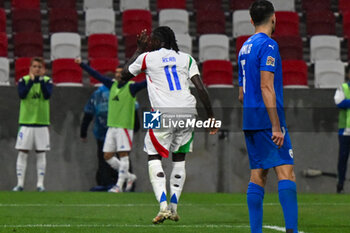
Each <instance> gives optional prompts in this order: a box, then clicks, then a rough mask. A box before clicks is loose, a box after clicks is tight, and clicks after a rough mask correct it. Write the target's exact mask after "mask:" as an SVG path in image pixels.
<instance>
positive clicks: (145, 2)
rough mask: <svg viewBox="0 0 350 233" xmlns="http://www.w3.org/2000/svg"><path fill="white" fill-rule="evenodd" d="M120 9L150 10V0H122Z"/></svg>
mask: <svg viewBox="0 0 350 233" xmlns="http://www.w3.org/2000/svg"><path fill="white" fill-rule="evenodd" d="M119 8H120V11H121V12H123V11H125V10H136V9H141V10H149V9H150V8H149V0H120V7H119Z"/></svg>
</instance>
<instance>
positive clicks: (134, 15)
mask: <svg viewBox="0 0 350 233" xmlns="http://www.w3.org/2000/svg"><path fill="white" fill-rule="evenodd" d="M11 13H12V32H13V33H20V32H41V31H42V30H41V29H42V25H41V19H42V14H41V11H40V10H39V9H24V8H15V9H12V11H11ZM208 15H210V17H208ZM276 17H277V18H278V24H277V27H276V32H275V33H276V35H300V32H299V24H300V23H299V15H298V14H297V13H296V12H292V11H278V12H276ZM115 18H116V17H115V12H114V11H113V10H112V9H102V8H98V9H87V10H86V11H85V34H86V35H87V36H89V35H91V34H94V33H111V34H115V25H116V22H115ZM48 19H49V32H50V33H55V32H78V13H77V11H76V10H75V9H70V8H68V9H67V8H52V9H51V10H50V11H49V14H48ZM342 19H343V35H344V37H349V36H350V11H349V12H345V13H344V14H343V15H342ZM158 22H159V25H168V26H171V27H172V28H174V31H175V32H176V33H179V34H186V33H189V25H190V22H189V12H188V11H186V10H181V9H165V10H161V11H160V12H159V20H158ZM335 22H336V18H335V16H334V13H333V12H332V11H330V10H322V11H309V12H307V13H306V28H307V35H308V36H313V35H324V34H329V35H335V34H336V23H335ZM141 28H146V29H148V30H150V29H151V28H152V13H151V11H149V10H140V9H132V10H126V11H124V12H123V14H122V34H123V36H126V35H134V34H137V33H138V32H139V31H140V29H141ZM0 32H6V13H5V10H4V9H0ZM232 32H233V37H235V38H236V37H238V36H241V35H250V34H252V33H253V32H254V27H253V26H252V25H251V23H250V16H249V11H248V10H236V11H234V12H233V16H232ZM210 33H216V34H227V33H226V16H225V12H224V11H223V10H218V9H210V10H198V11H197V12H196V35H202V34H210Z"/></svg>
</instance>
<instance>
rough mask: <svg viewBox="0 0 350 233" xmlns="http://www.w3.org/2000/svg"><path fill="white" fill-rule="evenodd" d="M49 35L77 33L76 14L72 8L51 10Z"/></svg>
mask: <svg viewBox="0 0 350 233" xmlns="http://www.w3.org/2000/svg"><path fill="white" fill-rule="evenodd" d="M49 25H50V27H49V30H50V33H55V32H78V13H77V11H76V10H75V9H73V8H53V9H51V10H50V14H49Z"/></svg>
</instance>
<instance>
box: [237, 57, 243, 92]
mask: <svg viewBox="0 0 350 233" xmlns="http://www.w3.org/2000/svg"><path fill="white" fill-rule="evenodd" d="M242 70H243V68H242V64H241V59H239V58H238V86H240V87H242V86H243V71H242Z"/></svg>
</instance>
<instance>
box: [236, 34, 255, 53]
mask: <svg viewBox="0 0 350 233" xmlns="http://www.w3.org/2000/svg"><path fill="white" fill-rule="evenodd" d="M249 37H251V36H239V37H237V38H236V56H237V57H238V54H239V50H241V48H242V46H243V44H244V42H245V41H246V40H248V38H249Z"/></svg>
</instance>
